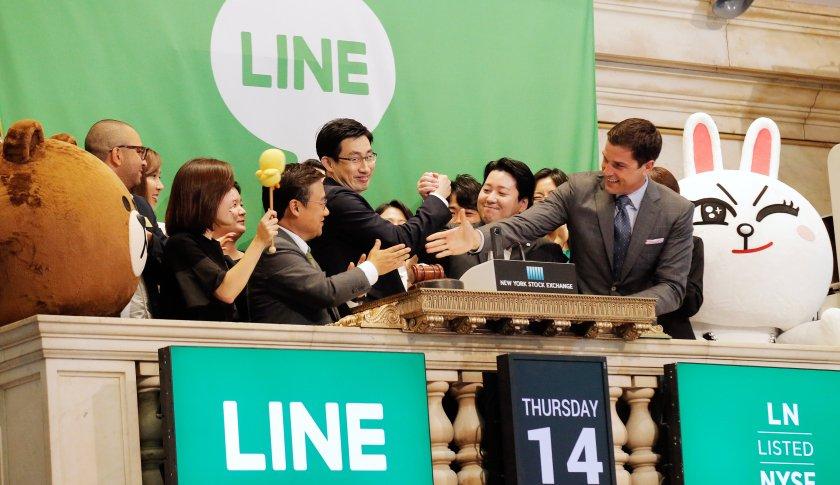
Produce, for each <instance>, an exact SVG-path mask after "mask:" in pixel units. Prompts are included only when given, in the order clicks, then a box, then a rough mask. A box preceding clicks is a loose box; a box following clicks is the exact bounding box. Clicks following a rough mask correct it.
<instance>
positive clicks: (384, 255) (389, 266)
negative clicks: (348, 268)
mask: <svg viewBox="0 0 840 485" xmlns="http://www.w3.org/2000/svg"><path fill="white" fill-rule="evenodd" d="M380 246H381V243H380V241H379V239H377V240H376V242H375V243H373V247H372V248H371V249H370V251H369V252H368V257H367V260H368V261H370V262H371V263H373V266H374V267H375V268H376V272H377V273H379V276H382V275H384V274H386V273H390V272H391V271H394V270H395V269H397V268H399V267H400V266H402V265H404V264H405V260H407V259H408V256H409V254H410V253H411V248H407V247H406V246H405V244H396V245H394V246H391V247H390V248H386V249H381V248H380ZM359 264H361V263H359Z"/></svg>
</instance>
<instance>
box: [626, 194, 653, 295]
mask: <svg viewBox="0 0 840 485" xmlns="http://www.w3.org/2000/svg"><path fill="white" fill-rule="evenodd" d="M658 202H659V188H658V187H657V186H656V183H655V182H653V181H652V180H651V181H649V182H648V186H647V190H645V196H644V197H642V203H641V206H640V207H639V211H638V213H637V214H636V222H635V223H634V224H633V232H632V233H631V234H630V247H629V248H627V256H626V257H625V258H624V266H622V268H621V280H622V281H623V280H624V278H626V277H627V273H629V272H630V269H631V268H632V267H633V264H635V262H636V258H638V257H639V254H641V252H642V248H644V247H645V241H646V240H647V239H648V237H649V236H650V233H651V231H653V228H654V226H655V225H656V219H657V218H658V217H659V204H658Z"/></svg>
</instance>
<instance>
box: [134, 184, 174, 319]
mask: <svg viewBox="0 0 840 485" xmlns="http://www.w3.org/2000/svg"><path fill="white" fill-rule="evenodd" d="M132 198H133V199H134V206H135V207H137V212H139V213H140V215H141V216H143V217H145V218H146V220H147V222H144V221H141V223H142V224H143V227H144V228H145V229H146V230H147V231H149V232H151V233H152V240H151V241H150V242H149V245H148V246H147V247H146V250H147V251H148V256H147V257H146V266H145V267H144V268H143V274H142V278H143V283H145V284H146V292H147V293H148V294H149V311H150V312H151V314H152V317H154V318H160V316H161V315H160V311H161V308H160V289H159V287H160V281H161V279H162V278H163V272H164V267H163V248H164V246H165V245H166V235H165V234H164V233H163V231H161V230H160V226H158V222H157V217H156V216H155V211H154V209H152V206H151V205H149V203H148V202H147V201H146V199H144V198H143V197H141V196H139V195H133V194H132Z"/></svg>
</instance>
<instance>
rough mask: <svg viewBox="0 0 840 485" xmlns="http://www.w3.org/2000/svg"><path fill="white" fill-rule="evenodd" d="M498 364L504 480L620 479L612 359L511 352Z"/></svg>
mask: <svg viewBox="0 0 840 485" xmlns="http://www.w3.org/2000/svg"><path fill="white" fill-rule="evenodd" d="M497 363H498V368H499V390H500V399H501V403H500V408H501V418H502V433H503V436H504V443H505V453H504V456H505V478H506V479H505V482H506V483H508V484H517V485H531V484H558V485H559V484H564V485H565V484H569V485H576V484H581V485H583V484H586V485H596V484H597V485H601V484H603V485H615V474H614V473H613V472H614V470H615V458H614V457H613V446H612V428H611V426H610V414H609V407H608V405H609V388H608V386H607V362H606V359H605V358H604V357H567V356H553V355H518V354H509V355H500V356H499V357H498V359H497ZM508 446H510V448H508Z"/></svg>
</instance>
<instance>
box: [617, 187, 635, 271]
mask: <svg viewBox="0 0 840 485" xmlns="http://www.w3.org/2000/svg"><path fill="white" fill-rule="evenodd" d="M631 204H632V202H631V201H630V197H627V196H626V195H620V196H618V197H616V199H615V208H616V211H615V220H614V221H613V226H614V229H615V231H614V232H613V236H614V240H613V267H612V270H613V271H612V277H613V281H614V282H616V283H617V282H618V280H619V278H620V277H621V267H622V266H624V257H625V256H627V248H628V247H629V246H630V232H631V229H630V216H629V215H628V214H627V206H628V205H631Z"/></svg>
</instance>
